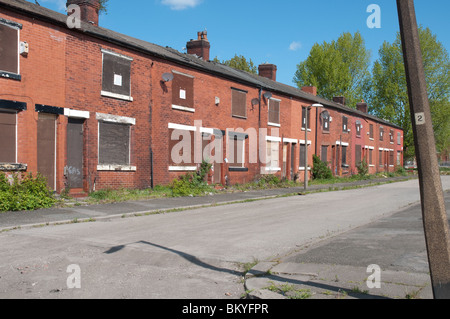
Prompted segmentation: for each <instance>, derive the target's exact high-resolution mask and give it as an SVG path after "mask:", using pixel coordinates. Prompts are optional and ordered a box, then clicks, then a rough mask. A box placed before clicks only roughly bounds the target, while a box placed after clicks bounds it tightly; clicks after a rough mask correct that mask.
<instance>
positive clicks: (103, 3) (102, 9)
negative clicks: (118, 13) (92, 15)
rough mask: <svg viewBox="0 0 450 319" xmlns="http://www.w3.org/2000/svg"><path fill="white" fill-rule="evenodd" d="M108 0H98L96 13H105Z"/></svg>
mask: <svg viewBox="0 0 450 319" xmlns="http://www.w3.org/2000/svg"><path fill="white" fill-rule="evenodd" d="M108 1H109V0H99V2H100V9H99V10H98V13H104V14H107V13H108V8H107V7H108Z"/></svg>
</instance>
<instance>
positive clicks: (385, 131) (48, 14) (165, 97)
mask: <svg viewBox="0 0 450 319" xmlns="http://www.w3.org/2000/svg"><path fill="white" fill-rule="evenodd" d="M70 4H78V5H79V8H80V11H79V12H80V18H81V22H80V24H79V25H77V22H78V20H74V15H70V16H66V15H63V14H60V13H57V12H54V11H51V10H48V9H46V8H43V7H40V6H38V5H35V4H33V3H30V2H28V1H24V0H0V145H1V146H0V147H1V148H0V170H2V171H5V172H7V173H10V172H15V171H24V172H32V173H36V172H40V173H42V174H43V175H44V176H46V177H47V180H48V184H49V186H50V187H51V188H52V189H54V190H55V191H56V192H61V191H62V190H64V189H70V190H71V192H72V193H85V192H90V191H92V190H98V189H102V188H121V187H126V188H148V187H151V186H153V185H158V184H168V183H170V182H171V181H172V180H173V179H174V178H177V177H178V176H180V175H181V174H184V173H186V172H190V171H196V170H197V169H198V167H199V164H200V163H201V162H202V160H207V161H210V162H211V163H213V170H212V172H211V174H210V176H209V181H210V182H211V183H220V184H225V183H231V184H234V183H244V182H249V181H251V180H254V179H255V178H257V177H258V176H260V175H262V174H276V175H278V176H279V177H285V178H287V179H296V178H298V179H299V180H302V177H303V173H304V170H305V168H307V167H308V166H312V154H314V153H315V154H317V155H319V156H321V158H322V159H323V160H326V161H328V162H329V163H330V167H332V169H333V170H334V172H335V174H337V175H344V174H354V173H355V172H356V165H357V163H358V162H359V161H361V159H362V158H365V159H366V160H367V162H368V163H370V165H371V166H370V171H371V173H375V172H379V171H387V170H393V168H394V166H395V165H402V156H401V155H402V145H403V141H402V135H403V133H402V131H401V129H400V128H399V127H396V126H394V125H392V124H389V123H388V122H385V121H383V120H380V119H377V118H375V117H373V116H371V115H369V114H368V113H367V105H365V109H364V107H361V106H358V107H359V109H358V110H355V109H352V108H350V107H347V106H345V103H344V100H343V99H339V98H337V99H335V100H334V101H328V100H325V99H323V98H320V97H318V96H317V95H316V89H315V88H314V87H305V88H303V90H299V89H297V88H294V87H291V86H287V85H284V84H281V83H278V82H276V71H277V68H276V66H275V65H272V64H263V65H260V67H259V75H252V74H249V73H246V72H242V71H238V70H235V69H232V68H230V67H227V66H224V65H221V64H219V63H215V62H212V61H210V60H209V52H210V47H211V45H210V42H209V40H208V38H207V34H206V32H199V33H198V35H197V36H198V37H197V39H194V40H191V41H189V42H188V43H187V51H188V52H187V54H183V53H180V52H178V51H176V50H173V49H171V48H164V47H161V46H157V45H155V44H152V43H149V42H145V41H141V40H138V39H135V38H132V37H129V36H126V35H123V34H119V33H116V32H113V31H111V30H107V29H104V28H101V27H100V26H98V1H96V0H69V1H68V5H70ZM74 12H75V11H74ZM75 13H76V12H75ZM75 13H72V12H70V10H69V14H75ZM317 103H320V104H322V106H323V107H321V108H313V109H309V110H308V108H309V107H310V106H311V105H312V104H317ZM306 121H307V122H308V125H306ZM306 126H307V127H306ZM305 134H308V135H307V138H305ZM306 148H307V149H308V156H307V157H308V158H307V160H306V159H305V150H306ZM306 161H307V165H305V162H306Z"/></svg>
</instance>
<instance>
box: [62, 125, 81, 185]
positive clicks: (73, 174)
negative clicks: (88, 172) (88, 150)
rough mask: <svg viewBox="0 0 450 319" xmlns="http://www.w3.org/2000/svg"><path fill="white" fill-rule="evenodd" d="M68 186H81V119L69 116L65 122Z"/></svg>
mask: <svg viewBox="0 0 450 319" xmlns="http://www.w3.org/2000/svg"><path fill="white" fill-rule="evenodd" d="M64 171H65V174H66V177H67V183H68V187H69V188H83V120H77V119H72V118H69V122H68V124H67V166H66V167H65V169H64Z"/></svg>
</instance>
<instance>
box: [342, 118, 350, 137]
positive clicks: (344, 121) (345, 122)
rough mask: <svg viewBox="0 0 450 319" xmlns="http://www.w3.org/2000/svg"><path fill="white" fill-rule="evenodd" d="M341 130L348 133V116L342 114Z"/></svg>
mask: <svg viewBox="0 0 450 319" xmlns="http://www.w3.org/2000/svg"><path fill="white" fill-rule="evenodd" d="M342 132H343V133H348V132H349V130H348V117H347V116H345V115H343V116H342Z"/></svg>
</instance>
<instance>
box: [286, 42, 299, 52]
mask: <svg viewBox="0 0 450 319" xmlns="http://www.w3.org/2000/svg"><path fill="white" fill-rule="evenodd" d="M301 47H302V44H301V43H300V42H297V41H293V42H292V43H291V45H289V50H291V51H297V50H299V49H301Z"/></svg>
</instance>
